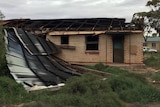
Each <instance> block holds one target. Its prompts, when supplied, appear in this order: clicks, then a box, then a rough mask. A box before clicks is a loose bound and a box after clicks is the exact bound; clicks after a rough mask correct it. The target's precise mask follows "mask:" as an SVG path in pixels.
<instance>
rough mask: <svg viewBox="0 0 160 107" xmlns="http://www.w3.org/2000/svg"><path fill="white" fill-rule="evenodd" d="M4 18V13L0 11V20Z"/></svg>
mask: <svg viewBox="0 0 160 107" xmlns="http://www.w3.org/2000/svg"><path fill="white" fill-rule="evenodd" d="M4 18H5V16H4V14H3V13H2V12H1V11H0V20H2V19H4Z"/></svg>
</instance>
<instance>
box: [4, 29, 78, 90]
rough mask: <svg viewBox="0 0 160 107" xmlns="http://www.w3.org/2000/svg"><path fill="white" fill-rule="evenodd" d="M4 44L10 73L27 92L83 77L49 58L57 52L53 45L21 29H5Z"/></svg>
mask: <svg viewBox="0 0 160 107" xmlns="http://www.w3.org/2000/svg"><path fill="white" fill-rule="evenodd" d="M5 43H6V49H7V54H6V59H7V65H8V68H9V70H10V73H11V75H12V76H13V78H14V79H15V80H16V81H17V82H20V83H22V84H23V85H24V86H25V87H26V88H29V87H32V86H34V85H38V86H49V85H58V84H60V83H63V82H64V81H66V80H67V79H68V78H70V77H72V76H79V75H80V73H78V72H76V71H75V70H73V69H70V68H69V67H66V66H63V65H62V64H60V62H57V61H56V60H55V59H52V58H50V56H49V55H51V54H55V53H56V52H57V49H56V47H55V46H54V44H51V43H50V42H49V41H45V40H43V39H42V38H40V37H36V36H33V35H32V34H30V33H27V32H25V31H23V30H22V29H15V28H8V29H5Z"/></svg>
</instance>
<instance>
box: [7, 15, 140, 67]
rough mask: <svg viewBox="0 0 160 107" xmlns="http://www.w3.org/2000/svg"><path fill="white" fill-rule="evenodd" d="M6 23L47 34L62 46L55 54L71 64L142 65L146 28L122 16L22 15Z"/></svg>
mask: <svg viewBox="0 0 160 107" xmlns="http://www.w3.org/2000/svg"><path fill="white" fill-rule="evenodd" d="M5 25H6V26H14V27H17V28H23V29H25V30H27V31H30V32H32V33H34V34H41V35H45V37H46V39H47V40H49V41H51V42H53V43H54V44H56V45H57V46H58V47H59V48H60V53H58V54H56V56H57V57H59V58H61V59H63V60H65V61H67V62H69V63H72V64H81V65H84V64H96V63H99V62H102V63H104V64H117V63H118V64H119V63H120V64H137V65H143V51H142V48H143V43H142V41H143V29H142V27H141V26H140V25H138V24H131V23H126V22H125V19H123V18H83V19H49V20H48V19H46V20H30V19H19V20H8V21H7V22H6V23H5Z"/></svg>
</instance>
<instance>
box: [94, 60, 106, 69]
mask: <svg viewBox="0 0 160 107" xmlns="http://www.w3.org/2000/svg"><path fill="white" fill-rule="evenodd" d="M94 67H95V69H96V70H100V71H102V70H104V69H105V68H106V66H105V65H104V64H103V63H102V62H100V63H98V64H96V65H94Z"/></svg>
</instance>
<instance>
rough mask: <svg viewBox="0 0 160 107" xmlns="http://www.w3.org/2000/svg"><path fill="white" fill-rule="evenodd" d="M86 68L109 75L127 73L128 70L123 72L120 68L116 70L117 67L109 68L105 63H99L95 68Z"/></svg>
mask: <svg viewBox="0 0 160 107" xmlns="http://www.w3.org/2000/svg"><path fill="white" fill-rule="evenodd" d="M85 67H86V68H89V69H94V70H99V71H103V72H107V73H112V74H122V73H127V72H128V71H127V70H123V69H120V68H116V67H108V66H105V65H104V64H103V63H101V62H100V63H97V64H95V65H94V66H85Z"/></svg>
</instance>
